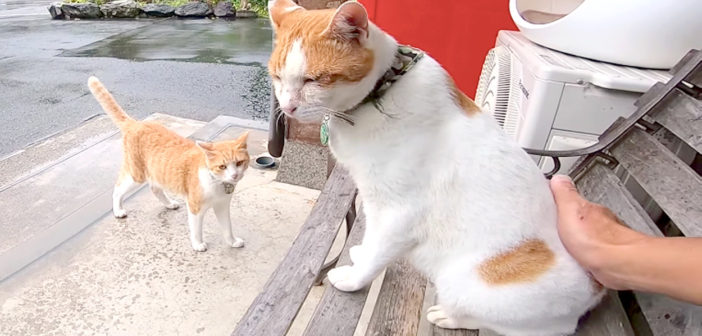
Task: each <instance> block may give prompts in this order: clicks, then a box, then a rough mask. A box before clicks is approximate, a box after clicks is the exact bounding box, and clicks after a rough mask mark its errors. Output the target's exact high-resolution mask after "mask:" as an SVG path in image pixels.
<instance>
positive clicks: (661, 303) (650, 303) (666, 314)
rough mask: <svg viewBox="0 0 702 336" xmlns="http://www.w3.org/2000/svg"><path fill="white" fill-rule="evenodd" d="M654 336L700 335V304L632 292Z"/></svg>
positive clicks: (701, 318)
mask: <svg viewBox="0 0 702 336" xmlns="http://www.w3.org/2000/svg"><path fill="white" fill-rule="evenodd" d="M634 294H635V295H636V301H637V302H638V303H639V306H640V307H641V312H643V314H644V316H645V317H646V320H647V321H648V325H649V327H650V328H651V331H652V332H653V334H654V335H656V336H699V335H702V306H695V305H692V304H689V303H685V302H680V301H677V300H673V299H671V298H669V297H666V296H663V295H657V294H651V293H638V292H637V293H634Z"/></svg>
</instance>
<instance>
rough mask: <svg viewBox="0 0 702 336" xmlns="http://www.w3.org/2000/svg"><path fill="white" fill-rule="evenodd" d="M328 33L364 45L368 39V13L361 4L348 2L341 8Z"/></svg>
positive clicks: (328, 28) (335, 15)
mask: <svg viewBox="0 0 702 336" xmlns="http://www.w3.org/2000/svg"><path fill="white" fill-rule="evenodd" d="M326 32H327V33H328V34H331V35H332V37H335V38H338V39H341V40H344V41H350V42H351V41H356V42H358V43H359V44H361V45H362V44H364V43H365V42H366V40H367V39H368V13H367V12H366V9H365V8H364V7H363V5H361V4H360V3H358V2H356V1H348V2H345V3H344V4H343V5H341V6H339V8H338V9H337V10H336V14H334V18H332V20H331V23H330V24H329V27H327V30H326Z"/></svg>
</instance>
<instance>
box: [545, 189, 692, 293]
mask: <svg viewBox="0 0 702 336" xmlns="http://www.w3.org/2000/svg"><path fill="white" fill-rule="evenodd" d="M551 190H552V192H553V194H554V198H555V200H556V204H557V207H558V234H559V236H560V238H561V241H562V242H563V244H564V245H565V247H566V249H567V250H568V252H569V253H570V254H571V255H572V256H573V258H575V259H576V260H577V261H578V262H579V263H580V264H581V265H582V266H583V267H584V268H586V269H587V270H589V271H590V272H591V273H592V275H593V276H594V277H595V278H596V279H597V280H598V281H600V282H601V283H602V284H603V285H605V286H606V287H609V288H613V289H632V290H638V291H646V292H655V293H662V294H666V295H669V296H671V297H674V298H676V299H680V300H684V301H688V302H692V303H695V304H698V305H702V238H687V237H652V236H648V235H645V234H642V233H639V232H636V231H634V230H632V229H630V228H628V227H626V226H625V225H622V223H621V222H620V221H619V219H618V218H617V217H616V216H615V215H614V214H613V213H612V212H611V211H610V210H609V209H607V208H606V207H603V206H601V205H598V204H594V203H591V202H589V201H587V200H585V199H584V198H582V196H580V194H578V192H577V190H576V188H575V186H574V185H573V183H572V181H571V180H570V179H569V178H567V177H566V176H555V177H554V178H553V179H552V180H551Z"/></svg>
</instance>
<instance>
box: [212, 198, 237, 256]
mask: <svg viewBox="0 0 702 336" xmlns="http://www.w3.org/2000/svg"><path fill="white" fill-rule="evenodd" d="M229 203H230V202H229V199H227V200H226V201H222V202H218V203H216V204H214V205H213V206H212V209H213V210H214V213H215V216H216V217H217V221H218V222H219V225H220V226H221V227H222V238H224V241H225V242H226V243H227V245H229V246H231V247H244V240H243V239H241V238H239V237H234V235H232V222H231V217H230V213H229Z"/></svg>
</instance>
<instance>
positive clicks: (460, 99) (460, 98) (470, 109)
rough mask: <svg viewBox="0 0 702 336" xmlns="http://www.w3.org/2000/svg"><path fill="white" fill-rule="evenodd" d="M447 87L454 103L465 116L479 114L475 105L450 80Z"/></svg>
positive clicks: (478, 109)
mask: <svg viewBox="0 0 702 336" xmlns="http://www.w3.org/2000/svg"><path fill="white" fill-rule="evenodd" d="M449 87H450V88H451V97H452V98H453V100H454V102H456V105H458V106H460V107H461V108H462V109H463V111H465V113H466V115H468V116H472V115H475V114H477V113H480V108H479V107H478V105H476V104H475V102H474V101H473V100H472V99H470V98H468V96H466V95H465V94H464V93H463V92H462V91H461V90H460V89H459V88H458V87H457V86H456V83H454V81H453V80H452V79H451V78H449Z"/></svg>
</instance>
